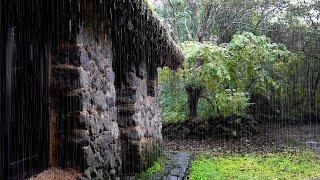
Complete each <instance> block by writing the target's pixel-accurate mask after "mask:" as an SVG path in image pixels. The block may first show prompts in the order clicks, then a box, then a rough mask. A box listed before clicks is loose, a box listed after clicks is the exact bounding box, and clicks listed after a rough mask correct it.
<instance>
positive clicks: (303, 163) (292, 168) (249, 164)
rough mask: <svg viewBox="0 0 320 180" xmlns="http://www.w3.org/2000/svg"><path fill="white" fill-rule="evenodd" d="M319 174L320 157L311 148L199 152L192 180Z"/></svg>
mask: <svg viewBox="0 0 320 180" xmlns="http://www.w3.org/2000/svg"><path fill="white" fill-rule="evenodd" d="M315 177H320V160H319V159H318V158H316V157H315V155H314V153H313V152H311V151H309V150H305V149H304V150H301V151H296V152H290V151H285V152H281V153H269V154H264V155H258V154H241V155H222V156H213V155H208V154H200V155H198V156H197V157H196V158H195V159H194V160H193V162H192V163H191V168H190V174H189V179H190V180H219V179H239V180H247V179H249V180H250V179H259V180H260V179H288V180H289V179H290V180H300V179H301V180H302V179H312V178H315Z"/></svg>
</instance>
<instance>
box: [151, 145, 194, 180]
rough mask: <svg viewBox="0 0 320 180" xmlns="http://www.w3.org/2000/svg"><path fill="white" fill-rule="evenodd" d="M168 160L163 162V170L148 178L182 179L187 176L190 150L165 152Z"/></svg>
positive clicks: (158, 179)
mask: <svg viewBox="0 0 320 180" xmlns="http://www.w3.org/2000/svg"><path fill="white" fill-rule="evenodd" d="M165 154H166V157H167V158H168V160H167V161H166V163H165V168H164V172H161V173H158V174H154V175H153V176H152V177H150V178H149V179H150V180H183V179H185V178H186V176H187V172H188V168H189V163H190V160H191V158H192V156H193V154H192V153H191V152H185V151H178V152H166V153H165Z"/></svg>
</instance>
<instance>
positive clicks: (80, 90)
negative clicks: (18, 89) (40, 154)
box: [50, 31, 121, 179]
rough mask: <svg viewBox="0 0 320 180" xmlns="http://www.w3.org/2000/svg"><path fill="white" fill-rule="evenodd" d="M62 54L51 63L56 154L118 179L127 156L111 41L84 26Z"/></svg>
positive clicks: (91, 175) (88, 171)
mask: <svg viewBox="0 0 320 180" xmlns="http://www.w3.org/2000/svg"><path fill="white" fill-rule="evenodd" d="M57 54H58V56H57V57H56V58H53V60H52V68H51V69H52V71H51V88H50V89H51V107H52V108H51V121H52V120H53V121H55V122H54V123H53V124H56V125H57V130H56V136H57V140H56V141H57V142H56V144H53V145H52V146H56V147H57V148H56V151H55V150H53V151H52V154H53V155H55V154H56V157H57V163H58V165H60V166H69V167H77V168H79V169H81V170H83V171H84V174H83V178H88V179H95V178H96V179H115V178H117V177H119V176H120V173H121V157H120V146H119V144H118V142H117V140H118V137H119V135H120V131H119V128H118V124H117V108H116V104H115V103H116V91H115V86H114V80H115V75H114V72H113V70H112V51H111V44H110V41H109V40H108V39H106V37H103V36H101V37H99V39H94V38H93V36H92V35H88V33H86V32H83V31H81V32H80V33H79V34H78V35H77V37H76V42H63V43H61V44H60V47H59V50H58V53H57ZM53 149H54V148H53Z"/></svg>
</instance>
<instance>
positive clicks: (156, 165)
mask: <svg viewBox="0 0 320 180" xmlns="http://www.w3.org/2000/svg"><path fill="white" fill-rule="evenodd" d="M163 170H164V158H163V157H161V158H158V159H157V160H156V161H154V162H153V164H152V166H151V167H150V168H148V169H147V170H145V171H143V172H141V173H139V174H138V175H137V176H136V179H138V180H145V179H148V177H151V176H152V175H153V174H155V173H160V172H162V171H163Z"/></svg>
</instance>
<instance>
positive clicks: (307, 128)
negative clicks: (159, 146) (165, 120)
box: [165, 125, 320, 155]
mask: <svg viewBox="0 0 320 180" xmlns="http://www.w3.org/2000/svg"><path fill="white" fill-rule="evenodd" d="M310 141H315V142H317V143H318V144H317V146H319V142H320V125H303V126H293V125H290V126H289V125H288V126H281V125H268V126H265V127H262V128H261V132H260V133H259V134H258V135H255V136H252V137H243V138H240V139H228V140H221V139H212V138H198V139H165V149H166V150H172V151H190V152H194V153H201V152H203V151H210V152H212V153H214V154H217V155H219V154H231V153H256V154H260V153H262V154H264V153H270V152H273V153H274V152H279V151H282V150H283V149H284V148H285V147H288V146H290V147H293V148H295V147H297V148H301V146H306V144H307V142H310Z"/></svg>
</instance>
